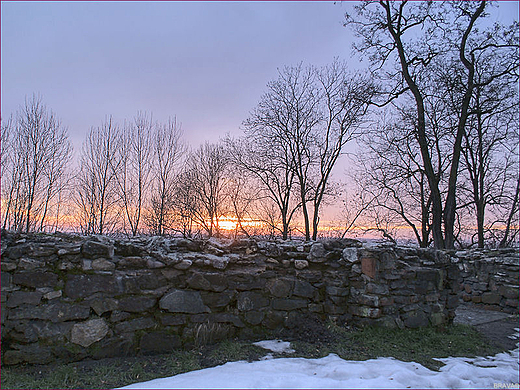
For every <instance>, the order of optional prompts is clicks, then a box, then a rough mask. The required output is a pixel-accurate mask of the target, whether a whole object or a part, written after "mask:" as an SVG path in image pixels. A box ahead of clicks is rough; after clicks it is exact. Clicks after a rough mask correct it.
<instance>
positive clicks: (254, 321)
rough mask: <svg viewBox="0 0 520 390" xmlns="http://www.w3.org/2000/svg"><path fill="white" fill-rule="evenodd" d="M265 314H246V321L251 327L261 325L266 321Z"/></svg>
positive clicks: (250, 312)
mask: <svg viewBox="0 0 520 390" xmlns="http://www.w3.org/2000/svg"><path fill="white" fill-rule="evenodd" d="M264 317H265V314H264V313H263V312H261V311H254V310H252V311H248V312H246V313H245V314H244V320H245V321H246V322H247V323H248V324H250V325H253V326H255V325H259V324H260V323H261V322H262V320H263V319H264Z"/></svg>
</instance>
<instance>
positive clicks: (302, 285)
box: [293, 280, 316, 298]
mask: <svg viewBox="0 0 520 390" xmlns="http://www.w3.org/2000/svg"><path fill="white" fill-rule="evenodd" d="M315 293H316V288H315V287H312V285H311V284H310V283H309V282H306V281H304V280H296V282H295V283H294V291H293V295H296V296H298V297H305V298H312V297H313V296H314V294H315Z"/></svg>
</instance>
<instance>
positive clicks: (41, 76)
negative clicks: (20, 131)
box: [1, 1, 518, 151]
mask: <svg viewBox="0 0 520 390" xmlns="http://www.w3.org/2000/svg"><path fill="white" fill-rule="evenodd" d="M352 6H353V3H352V2H343V3H342V2H338V3H337V4H334V3H333V2H327V1H321V2H296V1H294V2H276V1H273V2H162V1H160V2H2V3H1V94H2V96H1V97H2V99H1V103H2V105H1V109H2V117H7V116H8V115H9V114H10V113H12V112H14V111H15V110H16V109H17V108H18V107H19V106H20V105H21V104H22V103H23V102H24V99H25V96H31V95H32V94H33V93H38V94H40V95H41V96H43V100H44V102H45V103H46V104H47V106H48V107H49V108H51V109H52V110H53V111H54V112H55V113H56V114H57V115H58V117H60V118H61V119H62V122H63V124H64V125H65V126H67V127H68V129H69V133H70V136H71V138H72V140H73V142H74V146H75V149H76V151H79V149H80V147H81V143H82V142H83V139H84V137H85V135H86V133H87V131H88V130H89V128H90V127H91V126H98V125H100V124H101V123H102V122H103V120H104V118H105V116H106V115H112V116H113V118H114V119H115V120H116V121H117V122H120V123H122V122H123V121H124V120H125V119H131V118H132V117H133V116H134V115H135V114H136V113H137V111H138V110H143V111H148V112H153V115H154V117H155V118H156V119H158V120H160V121H166V120H167V118H168V117H169V116H174V115H176V116H177V119H178V121H180V122H181V123H182V126H183V129H184V132H185V135H186V138H187V140H188V141H189V142H190V143H191V144H192V145H193V146H197V145H198V144H199V143H200V142H202V141H204V140H206V139H207V140H211V141H216V140H218V138H219V137H220V136H223V135H224V134H225V133H226V132H228V131H229V132H231V133H235V134H236V133H238V132H239V128H240V125H241V123H242V121H243V120H244V119H246V118H247V116H248V113H249V111H250V110H251V109H252V108H253V107H254V106H255V105H256V104H257V102H258V100H259V98H260V96H261V94H262V93H263V91H265V85H266V83H267V82H268V81H269V80H272V79H275V78H276V77H277V68H278V67H283V66H284V65H295V64H297V63H299V62H300V61H304V62H305V63H306V64H313V65H318V66H321V65H325V64H327V63H330V62H331V61H332V60H333V58H334V57H336V56H337V57H339V58H340V59H346V60H347V61H349V62H350V63H351V66H352V68H353V69H355V68H356V67H359V59H358V58H357V57H353V56H352V50H351V34H352V33H351V31H350V30H349V29H347V28H345V27H343V26H342V22H343V20H344V18H343V15H344V13H345V11H347V10H349V9H351V8H352ZM494 17H495V18H499V19H501V20H504V21H507V22H510V21H511V18H512V17H514V18H517V17H518V2H517V1H512V2H502V3H500V6H499V7H498V9H495V10H494Z"/></svg>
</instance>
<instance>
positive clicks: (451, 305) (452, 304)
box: [446, 294, 459, 309]
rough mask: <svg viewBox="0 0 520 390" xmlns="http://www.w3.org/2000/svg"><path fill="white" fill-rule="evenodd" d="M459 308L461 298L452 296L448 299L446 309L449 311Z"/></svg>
mask: <svg viewBox="0 0 520 390" xmlns="http://www.w3.org/2000/svg"><path fill="white" fill-rule="evenodd" d="M458 306H459V296H458V295H454V294H450V295H449V296H448V299H446V307H447V308H448V309H456V308H457V307H458Z"/></svg>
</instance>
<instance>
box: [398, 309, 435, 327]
mask: <svg viewBox="0 0 520 390" xmlns="http://www.w3.org/2000/svg"><path fill="white" fill-rule="evenodd" d="M403 317H404V318H403V321H404V325H405V326H406V327H407V328H420V327H425V326H428V325H429V321H428V316H427V315H426V314H425V313H424V312H422V311H417V312H410V313H406V314H404V315H403Z"/></svg>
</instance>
